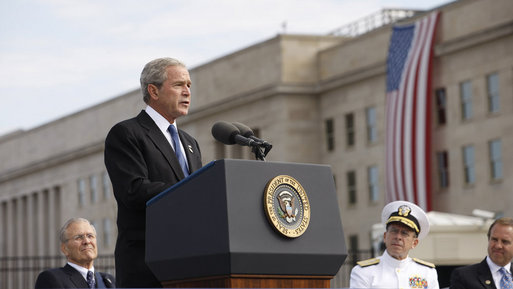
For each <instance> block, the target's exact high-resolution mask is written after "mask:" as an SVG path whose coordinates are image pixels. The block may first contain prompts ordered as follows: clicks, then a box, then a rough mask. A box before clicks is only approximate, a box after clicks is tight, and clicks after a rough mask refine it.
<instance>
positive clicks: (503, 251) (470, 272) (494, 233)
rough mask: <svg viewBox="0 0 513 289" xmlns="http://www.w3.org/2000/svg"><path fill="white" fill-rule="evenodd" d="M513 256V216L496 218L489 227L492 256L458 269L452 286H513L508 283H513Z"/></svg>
mask: <svg viewBox="0 0 513 289" xmlns="http://www.w3.org/2000/svg"><path fill="white" fill-rule="evenodd" d="M512 259H513V219H511V218H500V219H497V220H495V221H494V222H493V223H492V225H491V226H490V228H489V229H488V256H487V257H486V258H485V259H484V260H483V261H481V263H477V264H473V265H469V266H465V267H459V268H456V269H454V271H453V272H452V275H451V287H450V288H451V289H484V288H488V289H504V288H511V287H507V286H511V285H512V281H511V270H512V267H511V260H512ZM508 282H509V283H508ZM508 284H509V285H508Z"/></svg>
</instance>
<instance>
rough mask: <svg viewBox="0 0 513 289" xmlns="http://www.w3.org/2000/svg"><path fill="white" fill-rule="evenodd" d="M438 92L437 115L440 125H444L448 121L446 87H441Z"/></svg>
mask: <svg viewBox="0 0 513 289" xmlns="http://www.w3.org/2000/svg"><path fill="white" fill-rule="evenodd" d="M435 94H436V116H437V123H438V125H444V124H445V122H446V110H447V98H446V95H445V88H439V89H437V90H436V92H435Z"/></svg>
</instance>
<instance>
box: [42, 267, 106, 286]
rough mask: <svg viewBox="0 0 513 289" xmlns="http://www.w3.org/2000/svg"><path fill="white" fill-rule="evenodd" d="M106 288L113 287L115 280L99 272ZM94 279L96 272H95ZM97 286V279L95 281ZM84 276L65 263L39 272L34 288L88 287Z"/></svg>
mask: <svg viewBox="0 0 513 289" xmlns="http://www.w3.org/2000/svg"><path fill="white" fill-rule="evenodd" d="M99 273H100V275H101V277H102V279H103V283H105V286H107V288H114V285H115V283H116V280H115V279H114V277H113V276H112V275H110V274H107V273H102V272H99ZM95 279H96V274H95ZM96 286H97V287H98V281H96ZM88 287H89V286H87V282H86V280H85V279H84V277H83V276H82V275H81V274H80V272H78V271H77V270H75V268H73V267H71V266H70V265H68V264H66V266H64V267H62V268H54V269H49V270H46V271H43V272H41V273H39V275H38V276H37V280H36V285H35V288H36V289H39V288H41V289H43V288H88Z"/></svg>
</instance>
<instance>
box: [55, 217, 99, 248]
mask: <svg viewBox="0 0 513 289" xmlns="http://www.w3.org/2000/svg"><path fill="white" fill-rule="evenodd" d="M78 222H84V223H88V224H89V225H90V226H91V227H93V230H94V233H95V234H96V228H95V227H94V225H93V224H92V223H91V222H90V221H89V220H88V219H84V218H71V219H69V220H67V221H66V223H64V225H63V226H62V228H61V229H60V230H59V239H60V241H61V243H62V244H64V243H66V242H67V241H68V239H66V230H67V229H68V227H69V226H70V225H71V224H74V223H78Z"/></svg>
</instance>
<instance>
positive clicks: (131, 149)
mask: <svg viewBox="0 0 513 289" xmlns="http://www.w3.org/2000/svg"><path fill="white" fill-rule="evenodd" d="M141 90H142V94H143V100H144V102H145V103H146V104H147V105H148V106H147V107H146V109H145V110H143V111H141V112H140V113H139V115H137V116H136V117H135V118H131V119H128V120H125V121H122V122H120V123H118V124H116V125H115V126H114V127H112V129H111V130H110V132H109V134H108V135H107V138H106V140H105V166H106V167H107V171H108V173H109V177H110V179H111V181H112V186H113V189H114V195H115V197H116V201H117V204H118V217H117V225H118V238H117V242H116V250H115V254H114V255H115V259H116V281H117V284H116V285H117V287H122V288H127V287H139V288H149V287H161V284H160V282H159V281H158V280H157V279H156V277H155V276H154V275H153V273H152V272H151V271H150V269H149V268H148V267H147V266H146V263H145V258H144V255H145V225H146V202H147V201H148V200H150V199H151V198H153V197H154V196H156V195H157V194H159V193H160V192H162V191H164V190H165V189H167V188H169V187H171V186H172V185H174V184H175V183H177V182H178V181H180V180H182V179H183V178H185V177H187V176H188V175H189V174H190V173H192V172H193V171H195V170H198V169H199V168H201V166H202V164H201V153H200V149H199V145H198V143H197V142H196V140H195V139H194V138H193V137H192V136H190V135H189V134H187V133H186V132H184V131H182V130H179V129H177V127H176V119H177V118H179V117H180V116H184V115H187V113H188V111H189V106H190V102H191V78H190V76H189V71H188V70H187V68H186V67H185V65H184V64H183V63H181V62H180V61H178V60H176V59H172V58H159V59H155V60H153V61H151V62H149V63H148V64H146V66H145V67H144V69H143V71H142V73H141ZM170 250H173V248H170Z"/></svg>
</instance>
